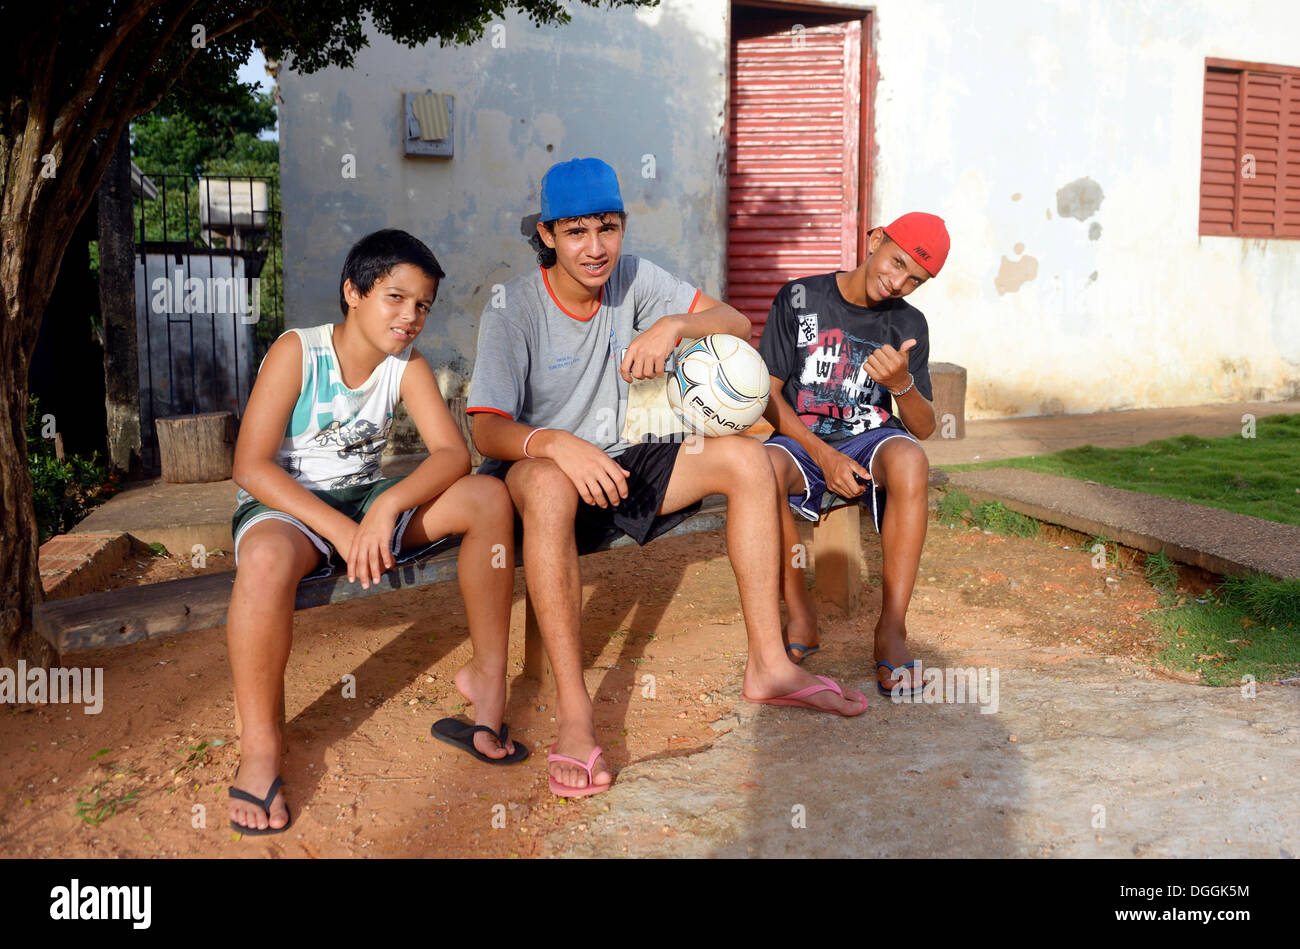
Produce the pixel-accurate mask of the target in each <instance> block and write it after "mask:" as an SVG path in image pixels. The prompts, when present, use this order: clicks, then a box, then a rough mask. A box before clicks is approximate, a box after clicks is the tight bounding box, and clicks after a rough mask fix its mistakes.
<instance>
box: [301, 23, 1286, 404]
mask: <svg viewBox="0 0 1300 949" xmlns="http://www.w3.org/2000/svg"><path fill="white" fill-rule="evenodd" d="M873 6H874V9H875V10H876V19H875V37H874V45H875V52H876V56H877V63H878V68H879V84H878V86H877V89H876V96H875V100H874V104H875V112H874V125H875V142H876V149H877V150H876V154H875V155H874V156H873V161H874V168H875V175H876V177H875V182H874V188H873V193H872V203H871V207H872V215H871V218H872V223H873V224H879V223H886V222H888V221H889V220H891V219H892V218H893V217H895V216H896V215H898V214H899V213H902V212H904V211H907V210H912V209H924V210H931V211H934V212H936V213H939V214H941V215H942V216H944V217H945V218H946V219H947V221H948V226H949V230H950V232H951V233H952V237H953V250H952V254H951V256H950V258H949V261H948V264H947V267H946V268H945V270H944V272H943V273H942V274H941V276H940V277H939V278H938V279H937V280H935V281H933V282H932V283H930V284H929V285H927V286H926V287H924V288H923V289H921V290H920V291H918V292H917V294H916V295H915V297H914V298H913V302H915V303H916V304H917V305H918V306H919V307H920V308H921V309H922V310H923V311H925V313H926V315H927V317H928V319H929V322H930V330H931V352H932V357H933V358H934V359H936V360H945V361H951V362H957V363H960V364H962V365H964V366H966V367H967V370H968V373H969V383H968V385H969V388H968V396H967V414H968V416H969V417H972V418H978V417H989V416H1002V415H1036V414H1043V413H1051V412H1090V411H1099V410H1104V409H1118V408H1135V407H1156V406H1169V405H1190V404H1201V403H1210V402H1229V401H1235V400H1239V399H1274V398H1285V397H1290V398H1295V397H1297V396H1300V303H1297V301H1298V300H1300V241H1294V240H1287V241H1283V240H1274V241H1258V240H1242V239H1238V238H1222V237H1217V238H1200V237H1198V236H1197V208H1198V203H1199V194H1198V182H1199V176H1200V138H1201V100H1202V90H1203V75H1204V60H1205V57H1207V56H1212V57H1222V58H1229V59H1240V60H1247V61H1258V62H1271V63H1280V64H1285V65H1300V42H1297V40H1298V39H1300V5H1297V4H1294V3H1293V2H1291V0H1254V2H1250V3H1223V2H1216V0H1190V2H1186V3H1180V4H1164V3H1158V2H1155V0H1092V2H1087V0H1062V2H1054V3H1051V4H1027V3H1023V2H1019V0H978V2H969V3H965V4H961V3H953V2H952V0H879V2H877V3H875V4H874V5H873ZM728 9H729V7H728V4H727V3H725V2H723V0H664V2H663V4H662V6H661V7H660V8H658V9H655V10H649V11H639V12H632V11H627V10H620V11H612V12H611V11H607V10H600V11H593V10H589V9H587V8H579V9H577V10H575V12H574V18H573V22H572V23H571V24H570V25H568V26H566V27H544V28H540V29H538V28H535V27H533V26H531V25H530V24H528V23H527V21H525V20H522V19H518V18H509V19H507V20H506V21H505V34H504V37H505V48H504V49H502V48H494V47H493V46H492V38H493V33H492V32H491V31H489V34H488V35H487V36H485V38H484V39H483V40H481V41H480V42H479V43H477V44H475V45H474V46H472V47H469V48H462V49H456V50H451V49H448V50H443V49H439V48H437V47H436V46H435V47H432V48H426V49H422V50H415V51H411V50H406V49H405V48H403V47H400V46H397V45H396V44H392V43H390V42H388V41H387V40H385V39H383V38H382V37H378V38H375V39H374V40H373V45H372V47H371V48H370V49H368V50H367V51H365V52H363V53H362V54H361V55H360V57H359V58H358V60H357V64H356V68H355V69H354V70H351V71H347V72H344V71H340V70H326V71H324V72H322V73H318V74H315V75H313V76H309V77H299V76H296V75H294V74H292V73H290V72H288V71H285V72H282V73H281V77H280V80H281V87H282V93H283V95H284V98H285V104H284V106H283V108H282V110H281V119H280V122H281V125H280V128H281V161H282V181H283V205H284V209H285V260H286V267H285V271H286V303H287V308H288V314H289V323H290V325H302V324H306V323H313V322H321V321H322V320H324V319H336V318H337V316H336V314H337V312H338V311H337V309H336V307H337V303H336V296H337V280H338V270H339V267H340V265H341V263H342V259H343V256H344V254H345V253H346V251H347V247H348V245H349V244H350V243H351V241H352V240H354V239H355V238H356V237H359V236H360V235H361V234H363V233H365V232H366V231H369V230H372V229H374V228H377V227H382V226H395V227H404V228H406V229H408V230H411V231H412V232H414V233H416V234H418V235H420V236H422V237H425V238H426V239H428V240H429V241H430V243H431V244H432V245H433V247H434V250H435V252H436V253H437V254H438V256H439V259H440V260H441V261H442V262H443V265H444V267H446V268H447V270H448V272H449V274H450V279H449V280H448V281H447V284H446V285H445V287H444V289H443V291H442V292H441V294H440V296H439V300H438V303H437V306H436V308H435V314H434V318H433V319H431V320H430V323H429V326H428V328H427V329H426V330H425V336H424V337H423V338H422V339H421V342H420V348H421V349H422V350H423V351H424V352H425V354H426V355H427V356H429V357H430V358H431V359H432V360H433V361H434V362H435V364H447V363H451V364H453V365H454V366H458V367H459V368H461V369H464V368H465V366H466V365H467V363H468V362H469V361H470V360H472V357H473V345H474V336H475V328H476V322H477V316H478V313H479V311H480V310H481V309H482V306H483V303H484V302H485V300H486V299H487V294H488V293H489V292H490V288H491V285H492V284H494V283H498V282H502V281H504V280H505V279H508V278H509V277H510V276H512V275H514V274H516V273H519V272H520V271H521V269H523V268H527V267H529V266H531V265H532V257H531V255H530V254H529V252H528V250H527V248H526V247H525V246H524V244H523V238H522V237H521V236H520V234H519V222H520V218H521V217H523V216H524V215H525V214H528V213H535V212H536V210H537V202H538V184H539V181H540V177H541V175H542V173H543V172H544V171H545V170H546V168H547V167H548V166H549V165H550V164H551V163H552V162H553V161H556V160H560V159H563V158H570V157H574V156H577V155H588V154H597V155H600V156H602V157H605V158H606V159H607V160H609V161H610V162H611V163H612V164H614V165H615V167H616V168H617V169H618V171H619V174H620V177H621V179H622V182H623V188H624V197H625V200H626V201H627V203H628V206H629V210H630V211H631V213H632V218H631V222H630V225H629V236H628V241H627V245H626V246H627V248H628V250H629V251H631V252H633V253H642V254H644V255H645V256H648V257H650V258H652V259H654V260H656V261H658V262H660V263H663V264H664V265H665V266H668V267H670V268H672V269H674V270H676V271H678V272H680V273H681V274H683V275H684V276H687V277H689V278H691V279H693V280H696V281H698V282H700V283H701V284H702V285H703V286H704V287H705V288H706V289H707V290H711V291H714V292H716V291H717V290H718V289H719V288H720V287H721V285H722V280H723V277H724V269H725V234H726V191H725V177H724V175H725V165H724V157H723V156H724V147H723V146H724V141H723V134H724V132H723V121H724V114H725V107H726V85H727V72H726V69H727V62H726V54H727V17H728ZM498 35H499V34H498ZM424 88H432V89H435V90H440V91H447V92H452V93H454V94H455V95H456V97H457V98H456V119H455V125H456V158H455V159H453V160H452V161H451V162H448V163H443V162H439V161H436V160H427V159H425V160H416V159H406V158H403V157H402V150H401V143H400V139H399V124H400V123H399V121H398V115H399V109H400V94H401V92H403V91H406V90H422V89H424ZM548 145H550V146H552V150H550V151H548V150H547V146H548ZM345 153H347V154H354V155H356V165H357V177H356V179H355V180H347V179H343V178H342V177H341V176H340V173H339V169H340V161H341V156H342V155H343V154H345ZM645 154H653V155H655V156H656V165H657V167H656V177H655V178H654V179H645V178H642V177H640V171H641V167H642V165H641V156H642V155H645ZM1085 179H1086V181H1085ZM1081 181H1082V182H1083V184H1084V185H1086V186H1087V188H1091V187H1092V185H1093V184H1095V188H1096V189H1099V192H1100V201H1099V203H1098V202H1097V201H1095V200H1093V201H1091V202H1089V201H1082V202H1079V201H1075V202H1073V203H1074V204H1076V205H1078V204H1080V203H1082V204H1083V210H1081V211H1078V212H1077V213H1078V214H1081V215H1083V219H1079V218H1078V217H1072V216H1063V215H1062V214H1061V208H1060V207H1058V191H1059V190H1060V189H1063V188H1068V186H1071V185H1072V184H1074V183H1078V182H1081ZM1074 190H1075V191H1077V192H1078V193H1080V194H1085V193H1086V190H1087V189H1086V188H1082V187H1081V186H1079V185H1078V184H1074ZM1069 193H1073V192H1069V191H1067V194H1069ZM1096 193H1097V192H1096V190H1094V191H1093V194H1094V195H1095V194H1096ZM1067 203H1069V202H1067ZM1094 206H1095V207H1094ZM1031 271H1032V272H1033V275H1032V277H1030V276H1029V275H1030V272H1031ZM1026 278H1028V279H1026Z"/></svg>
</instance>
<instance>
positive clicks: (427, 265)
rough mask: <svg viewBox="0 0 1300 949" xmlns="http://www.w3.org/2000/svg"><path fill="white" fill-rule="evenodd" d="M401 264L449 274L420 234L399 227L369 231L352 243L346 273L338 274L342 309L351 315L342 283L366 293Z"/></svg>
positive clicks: (439, 277) (435, 275)
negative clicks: (410, 232) (417, 235)
mask: <svg viewBox="0 0 1300 949" xmlns="http://www.w3.org/2000/svg"><path fill="white" fill-rule="evenodd" d="M402 264H410V265H411V266H412V267H419V268H420V269H421V270H423V271H424V272H425V273H426V274H427V275H428V276H430V277H432V278H433V279H434V280H442V278H443V277H445V276H447V274H446V273H444V272H443V269H442V266H441V265H440V264H439V263H438V258H437V257H434V256H433V251H431V250H429V248H428V245H426V244H425V243H424V241H422V240H420V239H419V238H418V237H413V236H412V235H410V234H408V233H406V231H400V230H398V229H396V228H391V227H390V228H385V229H384V230H382V231H375V232H374V233H372V234H367V235H366V236H365V237H363V238H361V240H359V241H357V242H356V243H355V244H353V245H352V249H351V250H350V251H348V257H347V260H345V261H343V275H342V276H341V277H339V309H341V310H342V311H343V315H344V316H347V315H348V301H347V297H345V296H344V295H343V284H345V283H346V282H347V281H349V280H351V281H352V286H354V287H356V288H357V293H359V294H361V295H362V296H363V297H364V296H365V295H366V294H368V293H370V291H371V289H372V288H373V287H374V285H375V281H376V280H380V279H382V278H383V277H384V276H385V275H386V274H389V273H391V272H392V270H393V268H395V267H399V266H401V265H402ZM434 292H435V294H436V293H437V289H436V288H435V290H434Z"/></svg>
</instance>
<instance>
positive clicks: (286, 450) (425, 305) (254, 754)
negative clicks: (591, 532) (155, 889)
mask: <svg viewBox="0 0 1300 949" xmlns="http://www.w3.org/2000/svg"><path fill="white" fill-rule="evenodd" d="M443 276H444V274H443V271H442V268H441V267H440V266H439V265H438V261H437V259H436V258H435V257H434V256H433V253H432V252H431V251H430V250H429V248H428V247H426V246H425V245H424V244H423V243H422V242H421V241H419V240H418V239H416V238H415V237H412V236H411V235H410V234H407V233H405V232H404V231H398V230H383V231H376V232H375V233H373V234H369V235H367V236H366V237H363V238H362V239H361V240H359V241H358V242H357V243H356V244H355V245H354V246H353V247H352V250H351V251H349V253H348V257H347V261H346V262H345V263H344V266H343V275H342V277H341V279H340V281H339V283H340V286H339V305H340V308H341V310H342V311H343V316H344V321H343V322H342V323H339V324H333V325H331V324H326V325H324V326H315V327H310V328H307V329H295V330H290V331H289V332H287V333H285V334H284V335H283V336H281V337H280V338H279V339H278V340H276V342H275V343H274V344H273V345H272V346H271V349H270V350H269V351H268V352H267V354H266V358H265V359H264V360H263V362H262V366H261V369H260V370H259V371H258V376H257V383H256V385H255V386H254V387H253V392H252V394H251V395H250V396H249V400H248V406H247V408H246V409H245V410H244V416H243V419H242V420H241V426H240V432H239V441H238V443H237V445H236V447H235V466H234V479H235V482H236V483H237V484H238V485H239V486H240V488H241V489H242V490H241V491H240V493H239V501H240V506H239V509H238V510H237V511H236V512H235V516H234V522H233V525H232V526H233V532H234V536H235V563H236V573H235V584H234V589H233V591H232V593H231V598H230V611H229V616H228V620H227V624H226V630H227V645H228V648H229V651H230V665H231V671H232V674H233V677H234V680H235V703H236V707H237V708H238V710H239V716H240V719H241V720H242V731H241V734H240V769H239V771H238V772H237V774H236V777H235V781H234V783H233V784H232V786H231V789H230V796H231V802H230V821H231V826H232V827H233V828H234V829H235V830H237V831H239V832H240V833H244V834H253V835H256V834H273V833H280V832H282V831H284V830H286V829H287V828H288V826H289V824H290V821H291V815H290V812H289V809H288V807H287V806H286V804H285V801H284V796H283V794H282V793H279V789H280V786H281V783H282V782H281V780H280V776H279V771H280V752H281V742H282V736H281V733H280V728H279V723H278V716H277V709H278V706H279V703H280V699H281V695H282V690H283V687H284V670H285V664H286V662H287V661H288V658H289V649H290V645H291V640H292V634H293V610H294V599H295V591H296V589H297V585H298V582H299V581H300V580H301V579H303V577H305V576H308V575H328V574H330V573H332V572H333V571H334V570H335V569H346V570H347V573H348V579H349V580H350V581H351V582H360V583H361V585H362V587H365V588H368V587H369V585H370V584H371V583H374V582H378V581H379V578H380V576H381V575H382V574H383V572H384V571H386V570H388V569H390V568H392V567H393V566H394V565H395V564H397V563H399V562H401V561H402V560H405V559H410V558H412V557H416V556H420V555H421V554H423V553H426V552H428V551H429V550H431V549H432V548H433V547H434V546H437V545H438V544H440V543H442V542H444V541H445V540H446V539H447V538H449V537H451V536H453V535H458V534H459V535H464V536H463V540H462V542H461V545H460V555H459V560H458V575H459V578H460V588H461V592H462V595H463V596H464V598H465V612H466V615H467V617H468V620H469V629H470V639H471V641H472V643H473V647H474V656H473V658H472V659H471V660H470V661H469V662H468V663H466V664H465V666H463V667H462V668H461V669H460V671H459V672H457V673H456V676H455V683H456V686H457V688H458V689H459V690H460V691H461V693H462V694H463V695H464V696H465V698H466V700H467V701H468V702H469V703H471V704H473V705H474V706H475V712H476V716H477V719H476V724H475V725H474V726H470V725H467V724H465V723H463V722H458V721H455V720H452V719H443V720H442V721H440V722H438V723H436V724H435V726H434V737H436V738H439V739H440V740H442V741H446V742H448V743H449V744H453V745H456V746H457V747H460V748H462V749H464V750H465V751H467V752H469V753H470V754H472V755H474V756H475V757H477V758H480V759H481V760H484V761H489V762H493V763H502V764H506V763H511V762H515V761H522V760H523V759H524V758H525V757H527V755H528V750H527V748H526V747H525V746H524V744H523V743H522V742H520V743H518V744H516V743H515V742H513V741H510V739H509V736H508V734H507V729H506V726H505V725H504V724H503V721H502V718H503V715H504V712H505V700H506V679H505V672H506V649H507V645H508V641H509V623H510V601H511V594H512V591H513V589H514V564H515V554H514V506H513V505H512V503H511V501H510V495H509V492H508V491H507V490H506V488H505V485H504V484H502V483H501V482H500V481H499V480H498V479H496V478H492V477H487V476H482V475H470V474H469V469H470V458H469V450H468V449H467V447H466V445H465V441H464V439H463V438H462V437H461V434H460V429H459V427H458V426H457V425H456V422H455V420H454V419H453V418H452V416H451V413H450V412H449V411H448V409H447V406H446V404H445V403H444V402H443V399H442V395H441V394H440V393H439V391H438V386H437V383H436V382H435V380H434V377H433V372H432V370H431V369H430V367H429V364H428V362H426V361H425V359H424V357H423V356H421V355H420V353H419V352H418V351H417V350H415V349H414V348H413V347H412V346H411V343H412V341H414V339H415V338H416V336H418V335H419V333H420V330H421V329H423V327H424V321H425V318H426V317H427V315H428V313H429V310H430V308H431V307H432V305H433V301H434V298H435V297H436V296H437V292H438V281H439V280H441V279H442V278H443ZM399 401H401V402H402V403H404V404H405V405H406V409H407V412H408V413H409V414H410V416H411V419H412V421H414V423H415V426H416V429H417V430H418V431H419V433H420V437H421V438H422V439H423V440H424V443H425V446H426V447H427V448H428V450H429V457H428V458H426V459H425V460H424V461H423V462H421V463H420V465H419V467H417V468H416V469H415V470H414V471H413V472H411V474H409V475H408V476H406V477H405V478H402V479H396V478H388V479H385V478H384V477H383V476H382V473H381V472H380V469H379V459H380V455H381V453H382V452H383V449H384V445H385V443H386V442H387V438H388V434H389V431H390V430H391V428H392V424H393V413H394V410H395V409H396V407H397V403H398V402H399ZM503 564H505V565H508V566H506V568H505V569H502V565H503Z"/></svg>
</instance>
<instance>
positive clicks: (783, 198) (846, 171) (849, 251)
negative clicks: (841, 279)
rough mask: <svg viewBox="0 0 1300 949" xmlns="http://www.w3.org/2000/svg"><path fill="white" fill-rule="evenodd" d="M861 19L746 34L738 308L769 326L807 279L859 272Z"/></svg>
mask: <svg viewBox="0 0 1300 949" xmlns="http://www.w3.org/2000/svg"><path fill="white" fill-rule="evenodd" d="M861 34H862V26H861V21H858V20H852V21H848V22H841V23H832V24H827V25H821V26H810V27H807V28H804V29H802V31H801V32H792V31H791V30H790V29H788V28H787V29H781V30H780V31H779V32H770V33H767V34H765V35H759V36H737V37H736V38H735V39H734V40H733V44H732V56H731V112H730V126H729V137H728V156H727V192H728V211H729V214H728V229H727V302H728V303H730V304H731V305H732V306H734V307H736V309H738V310H740V311H741V312H742V313H744V314H745V315H746V316H747V317H749V319H750V320H751V321H752V322H753V323H754V339H755V340H757V339H758V337H759V335H761V333H762V329H763V324H764V323H766V322H767V314H768V309H769V307H770V306H771V303H772V298H773V297H775V296H776V292H777V291H778V290H779V289H781V287H782V285H784V284H785V283H787V282H788V281H790V280H793V279H794V278H796V277H802V276H807V275H809V274H816V273H826V272H829V271H833V270H844V269H852V268H853V267H854V266H856V265H857V260H856V257H857V228H858V201H859V196H858V135H859V108H860V105H861V98H860V96H861V90H860V77H861V74H862V68H861V59H860V56H861Z"/></svg>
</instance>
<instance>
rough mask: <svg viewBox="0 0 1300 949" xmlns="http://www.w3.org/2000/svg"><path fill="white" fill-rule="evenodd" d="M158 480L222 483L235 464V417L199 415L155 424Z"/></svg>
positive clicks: (226, 413)
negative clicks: (159, 465)
mask: <svg viewBox="0 0 1300 949" xmlns="http://www.w3.org/2000/svg"><path fill="white" fill-rule="evenodd" d="M156 424H157V430H158V457H159V459H160V461H161V463H162V479H163V480H164V481H167V482H170V483H171V484H193V483H195V482H200V481H225V480H226V479H227V478H229V477H230V474H231V472H232V471H233V470H234V464H235V417H234V416H233V415H232V414H231V413H229V412H202V413H200V414H198V415H176V416H173V417H171V418H160V419H158V420H157V423H156Z"/></svg>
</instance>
